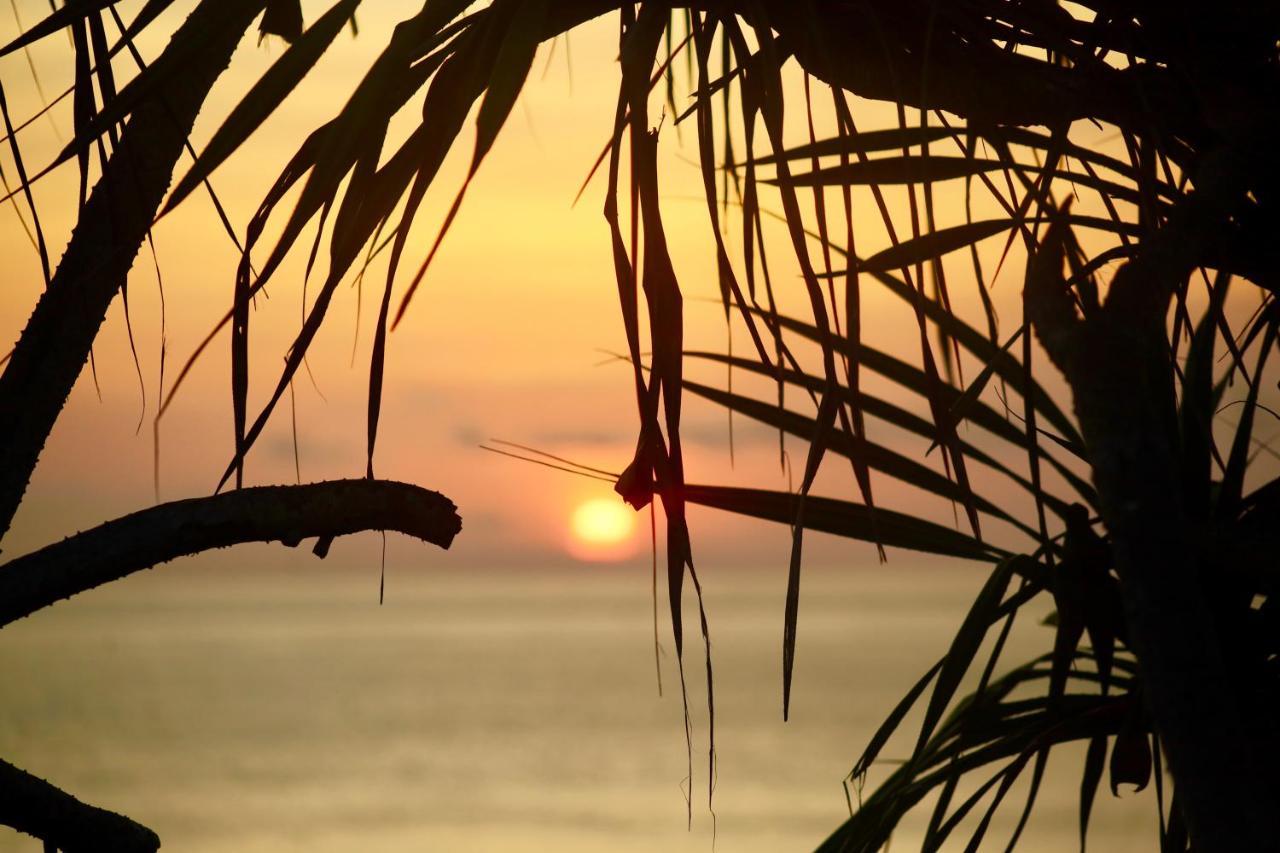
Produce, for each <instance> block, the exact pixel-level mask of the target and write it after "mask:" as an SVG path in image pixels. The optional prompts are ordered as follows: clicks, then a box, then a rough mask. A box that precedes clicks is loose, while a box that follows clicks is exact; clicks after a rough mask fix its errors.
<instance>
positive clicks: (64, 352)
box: [0, 0, 262, 538]
mask: <svg viewBox="0 0 1280 853" xmlns="http://www.w3.org/2000/svg"><path fill="white" fill-rule="evenodd" d="M261 11H262V0H205V2H202V3H201V4H200V5H199V6H197V7H196V9H195V11H193V12H192V13H191V15H190V17H189V18H188V19H187V20H186V22H185V23H184V24H183V25H182V26H181V27H179V28H178V30H177V32H175V33H174V35H173V38H172V39H171V40H170V41H169V44H168V46H167V47H166V48H165V50H164V52H163V53H162V54H161V55H160V56H159V57H158V58H157V59H156V61H155V62H154V63H153V64H152V65H151V67H150V69H149V72H148V73H150V74H152V75H153V77H154V78H155V80H156V83H155V86H154V88H153V89H151V90H149V91H148V93H147V94H146V95H145V96H143V97H142V99H141V101H140V102H139V103H138V105H137V106H136V107H135V108H134V109H133V111H132V112H131V113H130V117H129V121H128V124H126V125H125V129H124V132H123V134H122V135H121V137H120V144H119V145H118V146H116V148H115V152H114V153H113V154H112V156H111V159H110V160H109V161H108V162H107V163H106V164H104V165H103V167H102V178H101V180H99V181H98V183H97V185H96V186H95V187H94V189H93V192H92V194H90V196H89V199H88V201H87V202H86V203H85V206H84V209H83V210H82V211H81V212H80V215H79V217H78V218H77V220H76V227H75V231H74V232H73V233H72V235H71V241H70V242H69V243H68V244H67V249H66V251H65V252H64V253H63V255H62V259H61V260H60V261H59V262H58V269H57V271H56V272H55V273H54V275H53V280H52V281H51V282H50V283H49V287H48V288H47V289H46V290H45V291H44V293H43V294H41V296H40V301H39V302H38V303H37V304H36V308H35V311H34V312H33V313H32V315H31V319H30V320H28V321H27V325H26V328H25V329H23V330H22V336H21V337H20V338H19V339H18V343H17V345H16V346H15V347H14V349H13V355H12V357H11V359H10V360H9V364H8V365H7V367H6V369H5V370H4V372H3V373H0V538H3V536H4V533H5V531H7V530H8V528H9V523H10V522H11V521H12V519H13V514H14V512H16V511H17V508H18V504H19V502H20V501H21V500H22V495H23V493H24V492H25V491H26V488H27V482H28V480H29V479H30V478H31V472H32V470H34V468H35V466H36V460H37V459H38V457H39V455H40V451H41V450H42V449H43V448H44V443H45V440H46V439H47V438H48V436H49V431H50V430H51V429H53V424H54V421H56V420H57V418H58V414H59V413H60V412H61V411H62V407H63V405H64V404H65V403H66V400H67V395H69V394H70V393H71V388H72V386H73V385H75V382H76V378H77V377H78V376H79V375H80V371H81V370H83V369H84V365H85V362H86V361H88V359H89V349H90V347H91V346H92V345H93V341H94V338H95V337H97V334H98V329H99V327H100V326H101V325H102V321H103V319H104V318H105V317H106V314H107V307H108V306H109V305H110V304H111V301H112V300H113V299H115V295H116V292H117V291H119V289H120V287H121V285H123V284H124V282H125V280H126V278H127V276H128V274H129V268H130V267H131V266H133V259H134V256H135V255H136V254H137V252H138V249H139V248H140V247H141V246H142V241H143V240H144V239H145V238H146V234H147V230H148V229H149V228H150V227H151V221H152V220H153V219H154V218H155V215H156V211H157V210H158V209H159V207H160V202H161V200H162V199H163V198H164V194H165V191H166V190H167V189H168V187H169V181H170V180H171V179H172V177H173V167H174V164H175V163H177V161H178V157H179V155H180V154H181V153H182V150H183V146H184V144H185V142H186V139H187V135H188V134H189V133H190V132H191V128H192V126H193V124H194V122H195V118H196V115H197V114H198V113H199V112H200V107H201V106H202V105H203V103H204V99H205V96H206V95H207V94H208V92H209V90H210V89H211V88H212V86H213V83H214V81H215V80H216V79H217V78H218V77H219V75H220V74H221V73H222V70H223V69H224V68H226V66H227V64H228V63H229V62H230V61H231V55H232V53H233V52H234V50H235V48H236V45H238V44H239V43H240V40H241V39H242V38H243V37H244V34H245V32H246V31H247V30H248V28H249V26H250V24H251V23H252V22H253V19H254V17H256V16H257V15H258V13H259V12H261ZM86 144H88V143H86Z"/></svg>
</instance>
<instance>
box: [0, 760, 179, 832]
mask: <svg viewBox="0 0 1280 853" xmlns="http://www.w3.org/2000/svg"><path fill="white" fill-rule="evenodd" d="M0 824H4V825H5V826H11V827H13V828H14V829H16V830H18V831H19V832H24V833H26V834H27V835H31V836H34V837H36V838H39V839H40V840H41V841H43V842H45V849H46V850H62V851H64V853H154V851H156V850H158V849H159V848H160V839H159V838H158V837H157V836H156V834H155V833H154V832H152V831H151V830H150V829H147V827H145V826H143V825H141V824H139V823H134V822H133V821H132V820H130V819H129V818H127V817H125V816H123V815H118V814H116V813H115V812H109V811H107V810H106V809H100V808H97V807H96V806H91V805H88V804H87V803H82V802H80V801H79V800H77V799H76V798H75V797H73V796H71V795H70V794H68V793H66V792H65V791H60V790H59V789H57V788H55V787H54V786H53V785H50V784H49V783H48V782H46V781H44V780H43V779H40V778H38V777H36V776H32V775H31V774H30V773H27V772H26V771H25V770H19V769H18V768H17V767H14V766H13V765H12V764H9V763H8V762H5V761H0Z"/></svg>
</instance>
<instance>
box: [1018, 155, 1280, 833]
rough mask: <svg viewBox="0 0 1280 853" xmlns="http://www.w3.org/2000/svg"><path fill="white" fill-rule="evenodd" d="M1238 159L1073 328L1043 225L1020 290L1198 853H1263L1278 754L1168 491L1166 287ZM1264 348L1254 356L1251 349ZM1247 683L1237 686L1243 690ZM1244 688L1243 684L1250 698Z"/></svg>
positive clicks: (1181, 497) (1180, 510)
mask: <svg viewBox="0 0 1280 853" xmlns="http://www.w3.org/2000/svg"><path fill="white" fill-rule="evenodd" d="M1248 162H1249V156H1248V153H1247V152H1246V151H1241V150H1239V149H1234V148H1232V147H1229V146H1228V147H1226V148H1224V149H1222V150H1219V151H1216V152H1214V153H1213V154H1211V155H1209V156H1208V157H1206V158H1205V161H1204V164H1203V165H1202V167H1201V169H1200V173H1199V175H1198V181H1197V190H1196V192H1195V193H1193V194H1191V195H1189V196H1187V197H1186V198H1185V199H1184V200H1183V202H1182V203H1180V204H1179V206H1178V209H1177V210H1175V212H1174V213H1173V214H1172V215H1171V217H1170V219H1169V221H1168V223H1167V224H1166V225H1165V226H1164V227H1163V228H1162V229H1160V230H1159V231H1158V232H1156V233H1155V234H1153V235H1151V236H1149V237H1147V238H1146V239H1145V240H1144V243H1143V249H1142V251H1141V253H1140V254H1139V255H1138V256H1137V257H1136V258H1135V259H1134V260H1132V261H1130V262H1129V263H1127V264H1125V266H1123V267H1122V268H1121V269H1120V270H1119V271H1118V272H1117V273H1116V276H1115V278H1114V279H1113V280H1112V283H1111V288H1110V291H1109V293H1108V297H1107V299H1106V301H1105V303H1104V304H1102V305H1101V306H1099V307H1098V308H1096V309H1094V310H1093V311H1091V312H1086V315H1085V316H1084V317H1080V316H1078V315H1077V312H1076V307H1075V301H1074V299H1073V297H1072V295H1071V293H1070V292H1069V290H1068V289H1067V287H1066V283H1065V280H1064V275H1063V262H1064V251H1063V241H1064V239H1065V236H1066V235H1065V231H1064V230H1063V228H1064V226H1062V225H1054V226H1053V227H1052V228H1051V229H1050V231H1049V233H1048V234H1047V235H1046V237H1045V239H1044V242H1043V243H1042V244H1041V247H1040V250H1039V251H1038V252H1037V254H1036V256H1035V257H1033V258H1032V259H1031V261H1030V268H1029V270H1028V276H1027V293H1026V305H1027V318H1028V320H1029V321H1030V322H1031V323H1032V324H1033V326H1034V328H1035V330H1036V333H1037V335H1038V337H1039V338H1040V341H1041V343H1042V344H1043V346H1044V348H1045V351H1046V352H1047V353H1048V354H1049V356H1050V358H1051V359H1052V360H1053V361H1054V363H1055V364H1056V365H1057V366H1058V368H1059V369H1060V370H1062V372H1063V374H1064V375H1065V376H1066V378H1067V381H1068V382H1069V384H1070V386H1071V389H1072V393H1073V397H1074V402H1075V411H1076V416H1077V418H1078V419H1079V422H1080V429H1081V432H1082V434H1083V436H1084V438H1085V441H1086V443H1087V444H1088V451H1089V458H1090V460H1091V461H1092V466H1093V479H1094V484H1095V485H1096V487H1097V489H1098V497H1099V500H1100V504H1101V510H1102V516H1103V521H1104V522H1105V524H1106V528H1107V532H1108V534H1109V536H1110V539H1111V546H1112V552H1113V554H1114V557H1115V562H1116V570H1117V572H1118V573H1119V575H1120V581H1121V584H1120V588H1121V593H1122V595H1123V598H1124V603H1125V611H1126V617H1127V622H1128V626H1129V645H1130V648H1132V649H1133V651H1134V653H1135V654H1136V656H1137V658H1138V661H1139V664H1140V671H1141V677H1142V684H1143V694H1144V697H1145V699H1146V703H1147V706H1148V708H1149V710H1150V713H1151V715H1152V717H1153V719H1154V720H1155V723H1156V730H1157V731H1158V732H1159V734H1160V739H1161V742H1162V743H1163V745H1164V747H1165V750H1166V752H1167V753H1168V757H1169V765H1170V769H1171V771H1172V772H1173V775H1174V780H1175V783H1176V790H1177V798H1178V800H1177V801H1178V803H1179V804H1180V805H1181V808H1182V812H1183V815H1184V817H1185V819H1186V821H1187V825H1188V828H1189V830H1190V835H1191V839H1192V844H1193V846H1194V848H1195V849H1196V850H1199V851H1222V853H1229V851H1236V850H1266V849H1273V847H1274V845H1275V843H1276V840H1277V839H1278V838H1280V812H1278V811H1277V809H1276V799H1275V798H1276V791H1277V790H1280V786H1278V783H1280V753H1278V750H1277V747H1278V744H1277V743H1276V740H1275V737H1274V732H1273V731H1272V728H1273V727H1272V725H1270V724H1268V722H1267V721H1266V720H1265V719H1263V718H1262V717H1261V716H1260V715H1259V713H1257V712H1258V709H1256V708H1255V707H1253V701H1254V700H1253V698H1252V697H1251V696H1250V695H1248V694H1247V693H1241V691H1240V688H1239V684H1240V679H1238V678H1233V677H1232V676H1231V669H1232V666H1233V665H1236V663H1237V662H1236V660H1235V659H1236V658H1238V657H1239V655H1238V654H1233V652H1232V650H1231V648H1230V647H1229V643H1228V642H1227V641H1226V638H1225V637H1224V636H1223V633H1222V631H1221V630H1220V628H1221V621H1220V618H1219V614H1218V613H1216V612H1215V601H1214V599H1213V597H1212V596H1211V595H1210V589H1211V587H1212V586H1213V582H1212V581H1211V580H1210V576H1211V575H1212V574H1214V573H1219V575H1220V578H1219V579H1221V573H1222V572H1224V571H1227V570H1228V569H1229V567H1226V566H1223V565H1220V564H1219V561H1220V560H1221V559H1222V558H1221V556H1218V555H1214V554H1213V553H1212V552H1211V549H1210V548H1209V547H1208V539H1207V537H1208V535H1209V530H1208V525H1207V524H1206V523H1205V521H1204V520H1203V519H1199V518H1197V517H1196V516H1195V515H1194V514H1193V512H1192V511H1191V508H1190V507H1189V506H1188V505H1187V500H1188V498H1187V495H1186V494H1185V493H1184V489H1183V485H1182V482H1181V472H1182V470H1183V465H1184V460H1183V459H1182V453H1181V450H1180V444H1181V440H1180V437H1179V427H1178V417H1177V401H1176V399H1175V394H1174V385H1173V378H1174V372H1173V366H1172V364H1171V363H1170V347H1169V341H1168V333H1167V331H1166V326H1165V324H1166V317H1167V314H1168V310H1169V306H1170V302H1171V297H1172V294H1173V293H1174V291H1175V287H1176V283H1177V282H1178V281H1180V280H1184V279H1185V278H1186V276H1187V275H1188V274H1189V273H1190V272H1191V271H1192V269H1193V267H1194V265H1195V263H1196V262H1197V259H1198V257H1199V254H1200V252H1201V251H1202V250H1203V248H1204V246H1205V245H1206V244H1207V243H1208V242H1209V241H1211V240H1213V239H1214V235H1215V233H1217V232H1219V231H1221V230H1222V229H1223V228H1224V227H1225V224H1226V223H1227V221H1228V215H1229V212H1230V210H1231V206H1232V203H1233V202H1237V201H1238V200H1239V199H1240V198H1241V197H1242V195H1243V187H1244V182H1243V176H1244V174H1245V170H1247V169H1248ZM1266 345H1269V342H1267V343H1264V346H1266ZM1247 683H1248V681H1247V680H1246V684H1247ZM1250 686H1251V685H1250Z"/></svg>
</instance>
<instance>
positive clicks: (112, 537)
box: [0, 480, 462, 627]
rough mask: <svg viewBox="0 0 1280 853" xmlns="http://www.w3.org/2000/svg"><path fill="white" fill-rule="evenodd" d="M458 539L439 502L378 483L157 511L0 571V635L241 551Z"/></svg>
mask: <svg viewBox="0 0 1280 853" xmlns="http://www.w3.org/2000/svg"><path fill="white" fill-rule="evenodd" d="M461 529H462V520H461V519H460V518H459V517H458V514H457V510H456V507H454V505H453V502H452V501H450V500H449V499H448V498H446V497H445V496H444V495H441V494H440V493H439V492H432V491H428V490H427V489H423V488H421V487H419V486H413V485H409V484H407V483H396V482H391V481H386V480H331V481H327V482H322V483H310V484H308V485H303V486H258V487H255V488H249V489H239V490H237V491H233V492H227V493H225V494H220V495H213V496H212V497H206V498H191V499H188V500H183V501H174V502H172V503H167V504H161V505H160V506H157V507H152V508H150V509H144V510H142V511H140V512H135V513H133V514H132V515H126V516H124V517H123V518H119V519H116V520H115V521H109V522H107V523H106V524H103V525H101V526H99V527H95V528H93V529H92V530H87V531H85V532H83V533H78V534H76V535H75V536H70V537H68V538H66V539H64V540H62V541H61V542H58V543H56V544H54V545H50V546H48V547H46V548H43V549H41V550H39V551H36V552H34V553H31V554H28V555H26V556H23V557H19V558H17V559H15V560H12V561H11V562H9V563H7V564H5V565H4V566H0V627H2V626H4V625H7V624H9V623H10V622H13V621H15V620H17V619H21V618H22V617H24V616H29V615H31V614H32V613H34V612H36V611H37V610H40V609H41V608H44V607H48V606H49V605H51V604H54V603H55V602H58V601H60V600H62V599H64V598H69V597H71V596H73V595H75V594H76V593H78V592H84V591H85V590H87V589H93V588H94V587H96V586H101V585H102V584H105V583H109V582H111V581H114V580H119V579H120V578H122V577H125V576H126V575H129V574H132V573H133V572H136V571H139V570H140V569H148V568H151V567H152V566H155V565H157V564H159V563H163V562H166V561H168V560H172V559H174V558H175V557H182V556H185V555H187V554H195V553H198V552H200V551H208V550H210V549H213V548H225V547H227V546H229V545H237V544H240V543H242V542H270V541H273V540H278V541H281V542H284V543H285V544H286V545H290V546H295V545H297V544H298V543H299V542H301V541H302V540H303V539H307V538H309V537H313V536H314V537H318V541H317V543H316V549H315V550H316V553H318V554H319V555H320V556H324V553H325V552H326V551H327V550H328V544H329V543H330V542H331V541H332V540H333V538H334V537H337V536H345V535H346V534H348V533H358V532H361V531H365V530H395V531H397V532H400V533H405V534H408V535H409V536H414V537H417V538H418V539H421V540H423V541H424V542H430V543H432V544H434V545H439V546H440V547H441V548H448V547H449V545H450V544H451V543H452V542H453V537H454V536H456V535H457V533H458V531H459V530H461Z"/></svg>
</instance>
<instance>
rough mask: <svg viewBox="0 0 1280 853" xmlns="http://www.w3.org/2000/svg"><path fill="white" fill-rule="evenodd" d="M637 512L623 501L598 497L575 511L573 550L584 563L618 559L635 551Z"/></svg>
mask: <svg viewBox="0 0 1280 853" xmlns="http://www.w3.org/2000/svg"><path fill="white" fill-rule="evenodd" d="M635 526H636V518H635V513H633V512H632V511H631V510H629V509H627V507H626V505H625V504H623V503H622V501H621V500H619V499H616V498H615V499H609V498H594V499H592V500H589V501H585V502H583V503H581V504H579V505H578V506H577V508H576V509H574V511H573V516H572V517H571V518H570V521H569V528H570V531H571V534H572V535H571V536H570V540H569V550H570V551H571V552H572V553H573V555H574V556H575V557H578V558H579V559H584V560H618V559H622V558H623V557H627V556H629V555H630V554H631V552H632V542H631V534H632V533H633V531H634V530H635Z"/></svg>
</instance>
